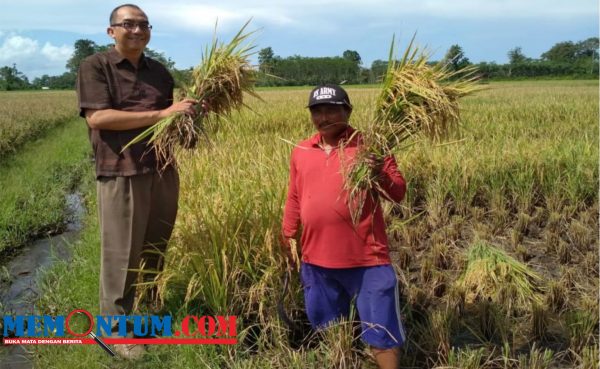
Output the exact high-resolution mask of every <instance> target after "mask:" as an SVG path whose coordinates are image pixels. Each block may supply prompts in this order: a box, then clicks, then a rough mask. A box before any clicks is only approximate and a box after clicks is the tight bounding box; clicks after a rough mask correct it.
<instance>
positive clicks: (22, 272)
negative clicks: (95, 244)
mask: <svg viewBox="0 0 600 369" xmlns="http://www.w3.org/2000/svg"><path fill="white" fill-rule="evenodd" d="M65 204H66V214H67V217H66V219H67V220H66V222H65V223H64V226H63V227H60V228H61V229H63V230H64V231H63V232H61V233H59V234H55V235H52V236H48V237H44V238H39V239H37V240H35V241H33V242H30V243H28V244H27V245H25V246H24V247H22V248H19V249H18V250H17V251H15V252H12V253H11V255H10V256H9V257H6V258H2V260H1V261H0V313H1V315H2V316H4V315H25V316H26V315H35V314H38V313H39V312H38V311H37V310H36V307H35V303H36V301H37V300H38V299H39V297H40V293H41V289H40V286H39V280H40V276H41V275H42V273H43V272H44V271H45V270H47V269H48V268H49V267H51V266H52V265H53V264H54V263H55V262H57V261H59V260H68V259H69V257H70V254H71V245H72V244H73V243H74V241H75V240H77V238H78V237H79V232H80V231H81V229H82V222H83V217H84V215H85V206H84V202H83V197H82V195H81V194H80V193H78V192H73V193H69V194H67V195H66V196H65ZM0 325H2V322H0ZM3 333H4V329H2V330H1V331H0V337H2V338H4V336H3ZM26 368H33V362H32V354H31V352H30V351H29V350H28V349H27V348H26V347H24V346H18V345H9V346H4V345H2V346H0V369H26Z"/></svg>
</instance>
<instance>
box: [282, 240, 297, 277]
mask: <svg viewBox="0 0 600 369" xmlns="http://www.w3.org/2000/svg"><path fill="white" fill-rule="evenodd" d="M281 250H282V251H283V254H284V256H285V258H286V261H287V265H288V268H289V269H298V250H297V247H296V240H295V239H294V238H292V237H286V236H283V235H282V236H281Z"/></svg>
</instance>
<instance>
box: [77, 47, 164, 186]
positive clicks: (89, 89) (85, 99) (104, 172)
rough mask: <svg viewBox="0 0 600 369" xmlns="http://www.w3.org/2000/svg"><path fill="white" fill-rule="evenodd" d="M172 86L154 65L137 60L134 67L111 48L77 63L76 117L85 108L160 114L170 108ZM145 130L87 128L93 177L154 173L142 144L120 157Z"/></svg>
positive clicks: (149, 150)
mask: <svg viewBox="0 0 600 369" xmlns="http://www.w3.org/2000/svg"><path fill="white" fill-rule="evenodd" d="M173 87H174V82H173V78H172V77H171V75H170V74H169V72H168V70H167V69H166V68H165V67H164V66H163V65H162V64H160V63H159V62H157V61H155V60H153V59H150V58H147V57H144V56H143V55H142V58H141V59H140V62H139V64H138V68H136V67H134V66H133V64H131V63H130V62H129V60H127V59H126V58H124V57H123V56H121V54H119V53H118V52H117V50H115V49H114V48H111V49H110V50H108V51H105V52H100V53H97V54H94V55H92V56H90V57H88V58H86V59H85V60H83V61H82V62H81V65H80V67H79V73H78V75H77V97H78V100H79V114H80V115H81V116H82V117H85V109H94V110H102V109H115V110H123V111H149V110H161V109H165V108H167V107H169V106H170V105H171V104H172V103H173ZM147 128H148V127H142V128H136V129H130V130H122V131H113V130H106V129H92V128H90V129H89V136H90V141H91V143H92V149H93V151H94V158H95V160H96V176H97V177H115V176H133V175H137V174H145V173H152V172H154V171H156V169H157V157H156V153H155V152H154V150H153V149H152V147H151V145H147V140H145V141H142V142H139V143H137V144H135V145H132V146H130V147H129V148H127V149H126V150H124V151H123V152H121V151H122V149H123V147H124V146H125V145H127V143H129V142H130V141H131V140H132V139H133V138H135V137H136V136H137V135H139V134H140V133H141V132H143V131H144V130H145V129H147Z"/></svg>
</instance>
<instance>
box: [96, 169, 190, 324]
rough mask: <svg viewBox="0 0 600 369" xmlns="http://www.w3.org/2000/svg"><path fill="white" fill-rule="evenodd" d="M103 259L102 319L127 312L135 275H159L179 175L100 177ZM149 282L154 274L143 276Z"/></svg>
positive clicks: (172, 220) (169, 172) (167, 172)
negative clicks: (141, 267)
mask: <svg viewBox="0 0 600 369" xmlns="http://www.w3.org/2000/svg"><path fill="white" fill-rule="evenodd" d="M97 192H98V212H99V218H100V234H101V247H102V256H101V264H100V314H102V315H127V314H130V313H131V310H132V308H133V302H134V297H135V286H133V284H134V283H135V282H136V280H137V277H138V273H137V272H135V271H132V269H140V266H141V265H144V270H149V271H160V270H162V268H163V254H164V252H165V251H166V246H167V242H168V240H169V238H170V237H171V232H172V231H173V226H174V224H175V217H176V215H177V200H178V196H179V176H178V174H177V170H176V169H173V168H169V169H167V170H165V171H164V172H163V173H162V174H158V173H150V174H142V175H136V176H131V177H100V178H99V179H98V181H97ZM144 277H145V279H146V280H152V279H153V278H154V277H155V273H148V274H144Z"/></svg>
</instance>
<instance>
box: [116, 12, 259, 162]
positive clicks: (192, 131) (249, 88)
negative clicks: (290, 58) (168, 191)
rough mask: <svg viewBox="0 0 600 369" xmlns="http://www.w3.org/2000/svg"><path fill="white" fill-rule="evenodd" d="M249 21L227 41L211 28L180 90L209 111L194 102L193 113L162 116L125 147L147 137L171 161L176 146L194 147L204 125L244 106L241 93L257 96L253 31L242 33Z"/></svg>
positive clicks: (166, 160) (159, 153)
mask: <svg viewBox="0 0 600 369" xmlns="http://www.w3.org/2000/svg"><path fill="white" fill-rule="evenodd" d="M249 23H250V21H248V22H246V24H244V26H243V27H242V28H241V29H240V31H239V32H238V33H237V34H236V35H235V36H234V37H233V39H232V40H231V41H230V42H229V43H227V44H224V43H221V42H219V40H218V39H217V37H216V28H215V34H214V36H213V40H212V43H211V44H210V45H207V46H206V49H205V50H204V52H203V53H202V59H201V61H200V64H199V65H197V66H196V67H195V68H194V69H193V71H192V78H191V81H189V82H188V83H187V84H186V85H184V86H183V88H182V90H181V91H180V97H181V99H184V98H190V99H195V100H198V101H203V102H206V103H207V104H208V105H209V106H208V108H209V110H210V112H211V113H212V114H210V115H207V114H204V111H203V108H202V106H201V104H198V105H196V108H195V109H196V114H195V115H194V116H190V115H189V114H185V113H178V114H173V115H171V116H169V117H167V118H164V119H162V120H160V121H159V122H157V123H156V124H154V125H152V126H150V127H148V129H146V130H145V131H144V132H142V133H141V134H140V135H138V136H137V137H135V138H134V139H133V140H132V141H131V142H129V143H128V144H127V146H125V148H127V147H129V146H130V145H133V144H135V143H138V142H141V141H142V140H144V139H146V138H148V137H150V139H149V143H152V145H153V147H154V149H155V150H156V153H157V155H158V156H159V158H161V164H162V165H163V167H166V166H167V165H169V164H173V163H174V157H173V152H174V150H175V148H176V147H178V146H182V147H184V148H192V147H195V146H196V143H197V141H198V139H199V136H200V135H204V136H205V137H206V130H205V128H206V126H207V124H209V123H210V122H211V121H214V120H217V119H219V118H221V117H223V116H228V115H229V114H231V112H232V111H233V110H238V109H240V108H242V107H243V106H245V104H244V93H249V94H251V95H253V96H255V97H258V95H256V93H255V92H254V86H255V82H256V77H257V73H256V71H255V70H254V69H253V68H252V65H251V64H250V60H249V58H250V56H252V55H253V54H254V53H255V51H254V49H255V45H253V44H252V42H250V41H249V40H248V39H249V37H250V36H251V35H252V34H253V33H254V32H247V33H244V31H245V30H246V27H247V26H248V24H249Z"/></svg>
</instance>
